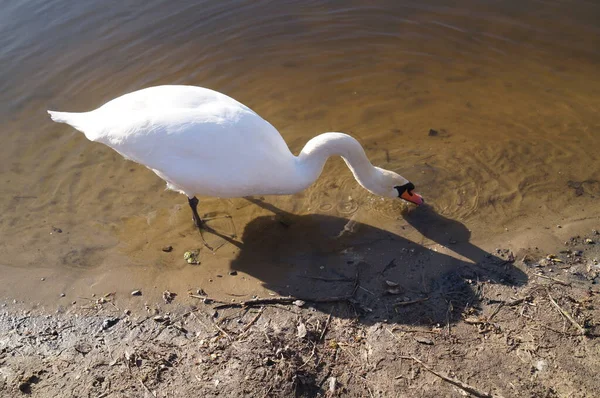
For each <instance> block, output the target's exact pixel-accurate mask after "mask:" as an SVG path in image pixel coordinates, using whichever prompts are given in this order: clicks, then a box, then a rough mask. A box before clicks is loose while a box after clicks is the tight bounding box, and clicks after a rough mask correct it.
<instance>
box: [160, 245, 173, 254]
mask: <svg viewBox="0 0 600 398" xmlns="http://www.w3.org/2000/svg"><path fill="white" fill-rule="evenodd" d="M162 251H164V252H165V253H171V252H172V251H173V246H165V247H163V248H162Z"/></svg>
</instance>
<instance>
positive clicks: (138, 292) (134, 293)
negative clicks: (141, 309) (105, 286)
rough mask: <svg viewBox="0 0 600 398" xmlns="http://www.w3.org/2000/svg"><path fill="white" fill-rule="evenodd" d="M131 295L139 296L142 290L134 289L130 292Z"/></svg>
mask: <svg viewBox="0 0 600 398" xmlns="http://www.w3.org/2000/svg"><path fill="white" fill-rule="evenodd" d="M131 295H132V296H141V295H142V291H141V290H134V291H133V292H131Z"/></svg>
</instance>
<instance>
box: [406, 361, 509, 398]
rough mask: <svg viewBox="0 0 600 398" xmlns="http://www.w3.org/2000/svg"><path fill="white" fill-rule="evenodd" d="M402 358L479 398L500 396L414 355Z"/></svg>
mask: <svg viewBox="0 0 600 398" xmlns="http://www.w3.org/2000/svg"><path fill="white" fill-rule="evenodd" d="M400 358H403V359H410V360H412V361H415V362H416V363H418V364H419V365H421V366H422V367H423V368H424V369H425V370H427V371H428V372H430V373H433V374H434V375H436V376H437V377H439V378H440V379H442V380H444V381H445V382H447V383H450V384H452V385H454V386H456V387H458V388H460V389H461V390H463V391H465V392H468V393H469V394H471V395H474V396H476V397H478V398H500V397H498V396H497V395H492V394H488V393H485V392H482V391H480V390H478V389H477V388H475V387H473V386H470V385H468V384H467V383H464V382H462V381H460V380H458V379H455V378H454V377H450V376H447V375H445V374H442V373H439V372H437V371H435V370H433V369H432V368H430V367H429V366H427V365H426V364H425V363H424V362H423V361H421V360H420V359H418V358H416V357H413V356H410V357H409V356H404V355H403V356H400Z"/></svg>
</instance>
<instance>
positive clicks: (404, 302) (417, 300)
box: [394, 297, 429, 307]
mask: <svg viewBox="0 0 600 398" xmlns="http://www.w3.org/2000/svg"><path fill="white" fill-rule="evenodd" d="M427 300H429V297H425V298H420V299H416V300H410V301H400V302H398V303H394V307H402V306H405V305H410V304H416V303H422V302H423V301H427Z"/></svg>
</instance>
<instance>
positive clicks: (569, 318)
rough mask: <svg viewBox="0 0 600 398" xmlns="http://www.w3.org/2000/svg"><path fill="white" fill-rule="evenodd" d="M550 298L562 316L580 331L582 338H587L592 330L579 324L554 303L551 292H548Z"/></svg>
mask: <svg viewBox="0 0 600 398" xmlns="http://www.w3.org/2000/svg"><path fill="white" fill-rule="evenodd" d="M548 298H549V299H550V302H551V303H552V304H553V305H554V306H555V307H556V309H557V310H558V311H559V312H560V313H561V314H562V316H564V317H565V318H566V319H567V320H569V322H571V323H572V324H573V326H575V327H576V328H577V329H578V330H579V333H580V334H581V335H582V336H587V335H588V334H589V333H590V330H589V329H588V328H584V327H583V326H581V325H580V324H579V323H577V321H576V320H575V319H573V317H572V316H571V315H570V314H569V313H568V312H567V311H565V310H563V309H562V308H561V307H560V305H558V303H557V302H556V301H554V299H553V298H552V296H551V295H550V292H548Z"/></svg>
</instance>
